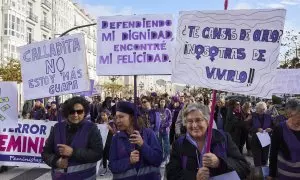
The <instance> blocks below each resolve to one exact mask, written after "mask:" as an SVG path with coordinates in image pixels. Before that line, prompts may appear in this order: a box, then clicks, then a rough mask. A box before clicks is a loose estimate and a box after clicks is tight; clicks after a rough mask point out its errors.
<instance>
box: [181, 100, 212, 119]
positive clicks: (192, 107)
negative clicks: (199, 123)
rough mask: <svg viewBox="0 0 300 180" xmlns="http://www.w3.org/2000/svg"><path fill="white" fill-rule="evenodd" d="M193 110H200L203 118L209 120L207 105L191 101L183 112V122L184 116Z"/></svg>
mask: <svg viewBox="0 0 300 180" xmlns="http://www.w3.org/2000/svg"><path fill="white" fill-rule="evenodd" d="M193 111H200V112H201V113H202V114H203V116H204V118H205V119H206V120H207V121H209V119H210V111H209V108H208V106H205V105H202V104H196V103H192V104H190V105H188V106H187V107H186V108H185V110H184V112H183V122H184V123H185V122H186V117H187V116H188V114H189V113H190V112H193Z"/></svg>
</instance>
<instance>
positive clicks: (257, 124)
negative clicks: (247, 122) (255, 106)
mask: <svg viewBox="0 0 300 180" xmlns="http://www.w3.org/2000/svg"><path fill="white" fill-rule="evenodd" d="M263 117H264V124H261V123H260V120H259V115H258V114H255V115H254V116H253V118H252V121H253V127H254V128H255V129H258V128H262V129H263V130H265V129H267V128H271V126H272V117H271V116H270V115H268V114H264V115H263Z"/></svg>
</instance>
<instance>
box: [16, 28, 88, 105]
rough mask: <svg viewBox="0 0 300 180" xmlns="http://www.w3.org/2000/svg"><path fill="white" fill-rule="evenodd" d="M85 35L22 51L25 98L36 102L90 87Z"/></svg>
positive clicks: (63, 38) (42, 43)
mask: <svg viewBox="0 0 300 180" xmlns="http://www.w3.org/2000/svg"><path fill="white" fill-rule="evenodd" d="M85 53H86V51H85V42H84V37H83V34H75V35H71V36H65V37H61V38H56V39H52V40H48V41H42V42H37V43H32V44H28V45H26V46H23V47H21V48H20V58H21V70H22V79H23V82H24V98H25V99H26V100H28V99H36V98H42V97H49V96H57V95H62V94H70V93H76V92H82V91H87V90H89V88H90V85H89V82H90V80H89V78H88V71H87V64H86V54H85Z"/></svg>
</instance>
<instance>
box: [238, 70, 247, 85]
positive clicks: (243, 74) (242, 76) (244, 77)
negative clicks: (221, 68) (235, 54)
mask: <svg viewBox="0 0 300 180" xmlns="http://www.w3.org/2000/svg"><path fill="white" fill-rule="evenodd" d="M239 80H240V83H244V82H246V80H247V73H246V72H245V71H242V72H240V75H239Z"/></svg>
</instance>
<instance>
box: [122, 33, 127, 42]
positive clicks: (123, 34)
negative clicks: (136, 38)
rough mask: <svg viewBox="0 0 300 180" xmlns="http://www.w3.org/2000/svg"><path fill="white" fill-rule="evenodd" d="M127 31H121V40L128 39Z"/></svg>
mask: <svg viewBox="0 0 300 180" xmlns="http://www.w3.org/2000/svg"><path fill="white" fill-rule="evenodd" d="M128 37H129V36H128V33H126V32H122V41H125V40H128Z"/></svg>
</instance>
